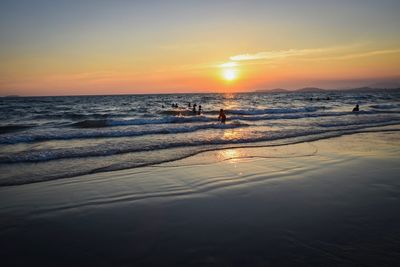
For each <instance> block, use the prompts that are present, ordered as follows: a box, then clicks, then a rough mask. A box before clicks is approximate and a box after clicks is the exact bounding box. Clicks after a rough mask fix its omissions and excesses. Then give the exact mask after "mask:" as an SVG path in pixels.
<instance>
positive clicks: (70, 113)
mask: <svg viewBox="0 0 400 267" xmlns="http://www.w3.org/2000/svg"><path fill="white" fill-rule="evenodd" d="M189 102H190V103H191V104H194V103H196V104H197V105H199V104H200V105H202V110H203V112H202V113H201V114H200V115H197V114H194V113H193V112H192V111H191V108H189V107H188V103H189ZM172 103H177V104H178V105H179V107H178V108H174V107H172V106H171V105H172ZM356 104H359V105H360V111H359V112H357V113H354V112H352V109H353V107H354V106H355V105H356ZM221 108H223V109H224V110H225V112H226V115H227V121H226V124H220V123H219V122H218V120H217V117H218V113H219V109H221ZM0 116H1V122H0V186H7V185H20V184H25V183H32V182H40V181H46V180H52V179H59V178H67V177H74V176H77V175H83V174H89V173H96V172H104V171H111V170H119V169H126V168H135V167H141V166H148V165H153V164H159V163H162V162H168V161H174V160H177V159H181V158H185V157H189V156H191V155H195V154H197V153H200V152H202V151H209V150H214V149H221V148H227V147H242V146H271V145H279V144H291V143H298V142H306V141H311V140H318V139H322V138H327V137H332V136H340V135H343V134H350V133H357V132H365V131H377V130H378V131H379V127H382V126H390V125H400V91H399V90H390V91H376V92H368V93H355V92H339V91H336V92H324V93H283V94H282V93H279V94H267V93H241V94H169V95H118V96H68V97H16V98H4V97H3V98H0ZM377 127H378V128H377Z"/></svg>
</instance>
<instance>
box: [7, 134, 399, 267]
mask: <svg viewBox="0 0 400 267" xmlns="http://www.w3.org/2000/svg"><path fill="white" fill-rule="evenodd" d="M399 173H400V132H382V133H363V134H354V135H348V136H342V137H338V138H332V139H325V140H320V141H315V142H309V143H300V144H294V145H286V146H276V147H265V148H240V149H227V150H219V151H212V152H206V153H201V154H199V155H196V156H193V157H190V158H187V159H184V160H180V161H175V162H170V163H165V164H161V165H157V166H153V167H144V168H137V169H130V170H123V171H115V172H107V173H100V174H93V175H86V176H81V177H76V178H69V179H61V180H55V181H50V182H42V183H35V184H27V185H21V186H10V187H2V188H0V218H1V221H0V227H1V228H0V247H1V250H0V256H1V262H2V266H396V265H400V253H399V248H400V227H399V225H400V213H399V211H400V179H399Z"/></svg>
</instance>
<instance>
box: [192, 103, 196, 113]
mask: <svg viewBox="0 0 400 267" xmlns="http://www.w3.org/2000/svg"><path fill="white" fill-rule="evenodd" d="M196 107H197V105H196V104H193V110H192V111H193V113H194V114H196Z"/></svg>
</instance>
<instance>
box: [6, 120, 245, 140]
mask: <svg viewBox="0 0 400 267" xmlns="http://www.w3.org/2000/svg"><path fill="white" fill-rule="evenodd" d="M99 125H102V124H101V123H99ZM247 126H249V125H248V124H246V123H242V122H239V121H232V122H231V123H227V124H220V123H208V124H201V125H184V126H180V127H168V128H161V129H150V130H146V129H142V130H141V129H122V130H107V129H105V130H103V131H101V130H97V129H96V130H92V131H77V130H73V131H70V132H68V131H66V130H63V131H49V132H46V133H26V134H20V135H10V136H0V144H17V143H30V142H39V141H49V140H69V139H83V138H113V137H132V136H144V135H152V134H176V133H191V132H195V131H199V130H207V129H234V128H240V127H247Z"/></svg>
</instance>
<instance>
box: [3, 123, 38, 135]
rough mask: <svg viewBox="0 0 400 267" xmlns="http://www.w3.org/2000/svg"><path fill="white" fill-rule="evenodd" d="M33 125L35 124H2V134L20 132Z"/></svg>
mask: <svg viewBox="0 0 400 267" xmlns="http://www.w3.org/2000/svg"><path fill="white" fill-rule="evenodd" d="M32 127H33V125H1V126H0V134H6V133H14V132H19V131H23V130H26V129H28V128H32Z"/></svg>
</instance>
